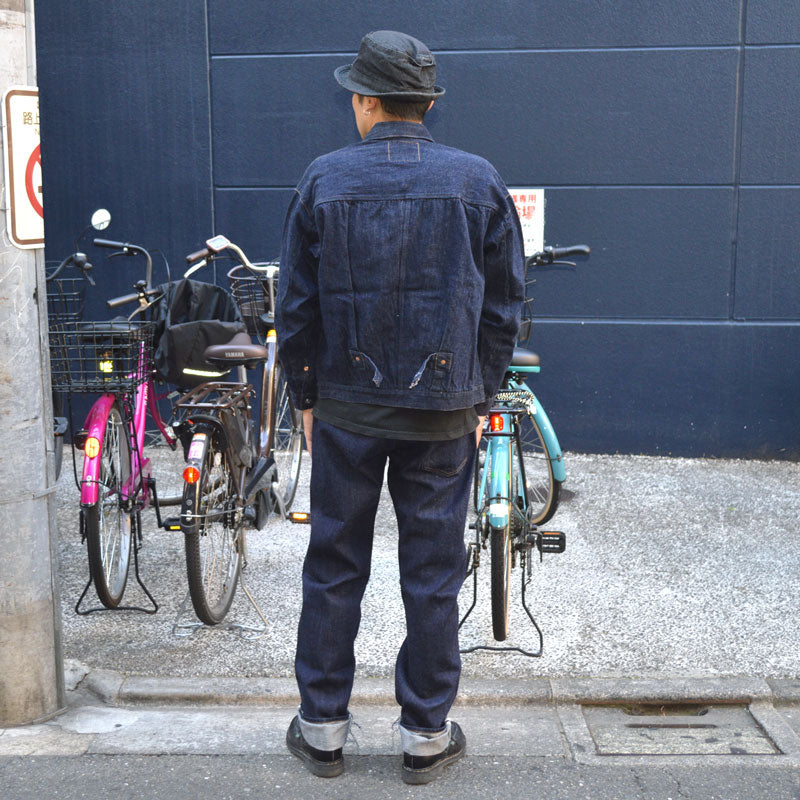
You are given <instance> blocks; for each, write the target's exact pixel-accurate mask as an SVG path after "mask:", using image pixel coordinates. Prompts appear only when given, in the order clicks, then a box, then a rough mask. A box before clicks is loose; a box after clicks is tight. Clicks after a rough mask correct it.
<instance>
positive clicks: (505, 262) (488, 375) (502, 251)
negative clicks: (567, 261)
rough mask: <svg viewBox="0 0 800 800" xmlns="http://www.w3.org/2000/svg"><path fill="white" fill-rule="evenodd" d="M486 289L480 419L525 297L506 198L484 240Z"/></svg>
mask: <svg viewBox="0 0 800 800" xmlns="http://www.w3.org/2000/svg"><path fill="white" fill-rule="evenodd" d="M483 267H484V280H485V287H484V292H483V308H482V310H481V318H480V323H479V326H478V361H479V363H480V367H481V373H482V376H483V387H484V392H485V399H484V402H483V403H478V404H477V405H476V406H475V410H476V411H477V413H478V414H480V415H481V416H483V415H484V414H486V413H487V411H488V410H489V407H490V406H491V402H492V398H493V397H494V396H495V394H497V391H498V390H499V388H500V384H501V383H502V381H503V375H504V374H505V371H506V368H507V367H508V365H509V364H510V363H511V357H512V355H513V352H514V344H515V343H516V340H517V333H518V331H519V322H520V314H521V312H522V301H523V299H524V297H525V255H524V248H523V242H522V229H521V227H520V224H519V217H518V216H517V211H516V208H515V207H514V203H513V201H512V200H511V198H510V197H509V196H508V195H506V198H505V207H504V208H503V209H501V210H500V211H498V212H497V213H496V214H495V215H494V217H493V218H492V219H491V221H490V225H489V229H488V230H487V234H486V239H485V240H484V249H483Z"/></svg>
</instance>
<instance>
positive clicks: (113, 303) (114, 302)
mask: <svg viewBox="0 0 800 800" xmlns="http://www.w3.org/2000/svg"><path fill="white" fill-rule="evenodd" d="M138 299H139V293H138V292H133V294H124V295H122V296H121V297H112V298H111V299H110V300H106V305H107V306H108V307H109V308H116V307H117V306H124V305H125V304H126V303H132V302H133V301H134V300H138Z"/></svg>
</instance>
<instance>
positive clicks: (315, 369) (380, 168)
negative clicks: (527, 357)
mask: <svg viewBox="0 0 800 800" xmlns="http://www.w3.org/2000/svg"><path fill="white" fill-rule="evenodd" d="M280 264H281V269H280V277H279V281H278V309H277V319H276V327H277V332H278V343H279V354H280V361H281V364H282V365H283V368H284V371H285V374H286V377H287V381H288V384H289V389H290V392H291V394H292V398H293V400H294V402H295V405H296V407H298V408H311V407H312V406H313V405H314V402H315V400H316V398H317V397H318V396H321V397H330V398H334V399H337V400H345V401H351V402H363V403H377V404H380V405H389V406H399V407H404V408H427V409H439V410H443V411H446V410H453V409H458V408H468V407H470V406H476V407H477V409H478V411H479V413H485V408H486V406H487V405H488V403H489V402H490V401H491V398H492V397H493V396H494V394H495V392H496V391H497V389H498V388H499V386H500V382H501V380H502V377H503V373H504V372H505V369H506V367H507V366H508V364H509V363H510V362H511V356H512V352H513V348H514V342H515V339H516V335H517V330H518V327H519V315H520V307H521V301H522V299H523V295H524V273H525V267H524V255H523V245H522V232H521V229H520V224H519V219H518V217H517V213H516V209H515V207H514V204H513V201H512V200H511V198H510V197H509V195H508V190H507V189H506V187H505V185H504V184H503V182H502V180H501V179H500V177H499V175H498V174H497V172H496V170H495V169H494V167H492V165H491V164H489V162H487V161H486V160H484V159H482V158H479V157H478V156H474V155H470V154H469V153H465V152H463V151H461V150H456V149H454V148H450V147H445V146H443V145H440V144H437V143H435V142H434V141H433V139H432V138H431V135H430V134H429V133H428V131H427V130H426V128H425V127H424V126H423V125H420V124H418V123H414V122H405V121H403V122H382V123H378V124H376V125H375V126H374V127H373V129H372V130H371V131H370V133H369V134H368V135H367V136H366V137H365V138H364V139H363V140H362V141H361V142H358V143H357V144H353V145H350V146H348V147H345V148H343V149H341V150H337V151H335V152H333V153H329V154H327V155H325V156H322V157H320V158H318V159H316V160H315V161H314V162H313V163H312V164H311V165H310V166H309V168H308V169H307V170H306V173H305V175H304V176H303V179H302V180H301V182H300V184H299V185H298V187H297V189H296V190H295V193H294V196H293V198H292V201H291V204H290V207H289V211H288V213H287V217H286V224H285V227H284V234H283V246H282V250H281V259H280Z"/></svg>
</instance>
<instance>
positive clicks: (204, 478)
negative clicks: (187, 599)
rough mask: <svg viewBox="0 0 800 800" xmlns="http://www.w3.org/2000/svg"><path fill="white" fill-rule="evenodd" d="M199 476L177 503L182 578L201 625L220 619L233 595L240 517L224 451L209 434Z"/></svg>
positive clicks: (239, 550) (238, 562) (239, 563)
mask: <svg viewBox="0 0 800 800" xmlns="http://www.w3.org/2000/svg"><path fill="white" fill-rule="evenodd" d="M207 437H208V442H207V445H206V449H205V453H204V454H203V461H202V464H201V466H200V475H199V478H198V480H197V482H196V483H194V484H187V485H186V488H185V490H184V493H183V502H182V504H181V520H191V521H192V522H191V525H188V526H186V525H185V523H184V525H183V527H184V545H185V549H186V575H187V578H188V581H189V594H190V596H191V598H192V605H193V606H194V611H195V614H197V617H198V619H199V620H200V621H201V622H204V623H205V624H206V625H218V624H219V623H220V622H222V620H223V619H225V615H226V614H227V613H228V610H229V609H230V607H231V603H232V602H233V596H234V594H235V593H236V582H237V580H238V579H239V572H240V570H241V567H242V557H241V553H242V537H243V536H244V527H243V515H242V509H241V506H240V505H239V503H238V496H237V492H236V488H235V486H234V480H233V474H232V472H231V469H230V461H229V456H228V454H227V452H225V451H221V450H219V449H218V448H217V445H216V443H215V442H214V440H213V436H212V434H211V433H208V434H207Z"/></svg>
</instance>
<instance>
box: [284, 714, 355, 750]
mask: <svg viewBox="0 0 800 800" xmlns="http://www.w3.org/2000/svg"><path fill="white" fill-rule="evenodd" d="M297 720H298V722H299V723H300V732H301V733H302V734H303V738H304V739H305V740H306V742H307V743H308V744H309V745H311V747H313V748H314V749H316V750H339V749H340V748H342V747H344V743H345V741H346V740H347V734H348V733H349V731H350V722H351V721H352V716H351V715H350V714H348V715H347V719H341V720H333V721H331V722H308V721H307V720H305V719H303V714H302V713H301V711H300V709H298V710H297Z"/></svg>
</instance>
